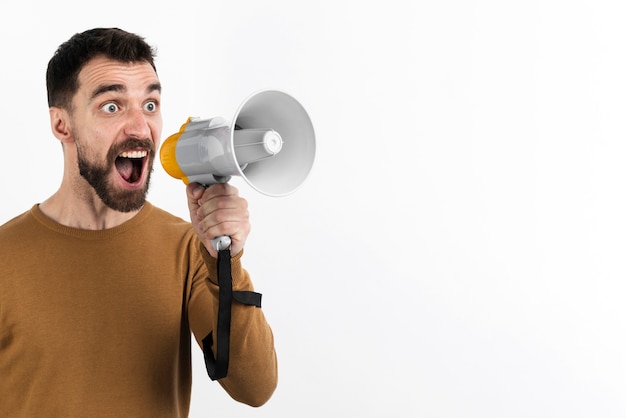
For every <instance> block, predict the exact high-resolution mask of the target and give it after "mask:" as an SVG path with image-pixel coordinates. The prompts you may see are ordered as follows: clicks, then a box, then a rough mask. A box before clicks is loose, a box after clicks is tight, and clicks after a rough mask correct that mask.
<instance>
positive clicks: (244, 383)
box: [203, 252, 277, 406]
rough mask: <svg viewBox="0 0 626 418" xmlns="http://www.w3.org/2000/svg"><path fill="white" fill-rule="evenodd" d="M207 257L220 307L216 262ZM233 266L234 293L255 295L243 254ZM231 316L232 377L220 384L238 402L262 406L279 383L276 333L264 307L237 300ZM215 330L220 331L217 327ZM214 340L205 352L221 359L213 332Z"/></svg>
mask: <svg viewBox="0 0 626 418" xmlns="http://www.w3.org/2000/svg"><path fill="white" fill-rule="evenodd" d="M203 256H204V257H205V262H206V264H207V267H208V269H209V277H210V280H209V282H208V288H209V291H210V293H211V295H212V296H213V297H214V298H215V300H216V304H215V305H217V304H218V303H219V298H218V295H219V286H218V285H217V284H216V282H217V269H216V264H215V259H213V258H212V257H210V256H209V255H208V253H206V252H205V253H204V254H203ZM230 266H231V272H232V290H233V292H234V293H237V292H241V291H248V292H253V291H254V289H253V285H252V282H251V280H250V277H249V275H248V272H247V271H246V270H244V269H243V268H242V266H241V254H237V255H236V256H235V257H232V259H231V261H230ZM259 302H260V300H259ZM230 313H231V325H230V338H229V341H230V349H229V351H228V352H229V361H228V374H227V376H226V377H224V378H222V379H220V380H219V382H220V384H221V385H222V386H223V387H224V389H225V390H226V391H227V392H228V393H229V394H230V396H232V397H233V398H234V399H236V400H238V401H240V402H243V403H246V404H248V405H252V406H260V405H262V404H264V403H265V402H267V400H268V399H269V398H270V397H271V395H272V393H273V392H274V389H275V388H276V384H277V360H276V353H275V350H274V338H273V334H272V330H271V328H270V326H269V324H268V323H267V321H266V318H265V316H264V314H263V311H262V310H261V309H260V306H259V307H257V306H252V305H246V304H243V303H240V302H237V301H236V300H233V301H232V305H231V308H230ZM215 317H217V315H216V316H215ZM216 325H217V324H216ZM213 329H217V326H214V328H213ZM213 338H214V340H215V344H212V345H211V347H212V348H209V347H207V346H205V347H204V349H205V350H206V349H212V350H213V351H214V352H213V354H214V356H215V357H217V353H216V352H215V351H216V347H219V344H218V341H217V340H218V339H219V334H216V333H213Z"/></svg>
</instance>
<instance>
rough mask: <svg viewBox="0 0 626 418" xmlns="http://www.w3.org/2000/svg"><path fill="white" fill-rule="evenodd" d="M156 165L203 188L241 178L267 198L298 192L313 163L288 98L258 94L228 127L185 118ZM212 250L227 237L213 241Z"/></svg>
mask: <svg viewBox="0 0 626 418" xmlns="http://www.w3.org/2000/svg"><path fill="white" fill-rule="evenodd" d="M160 157H161V164H162V165H163V168H164V169H165V171H166V172H167V173H168V174H169V175H170V176H172V177H174V178H177V179H181V180H183V181H184V182H185V184H189V183H194V182H196V183H200V184H202V185H204V186H206V187H208V186H210V185H211V184H216V183H226V182H228V181H229V180H230V179H231V177H232V176H240V177H242V178H243V179H244V180H245V181H246V182H247V183H248V184H249V185H250V186H252V188H254V189H255V190H257V191H259V192H261V193H263V194H265V195H268V196H286V195H288V194H290V193H292V192H294V191H295V190H296V189H298V188H299V187H300V185H301V184H302V183H303V182H304V181H305V180H306V178H307V177H308V175H309V173H310V171H311V168H312V167H313V161H314V160H315V132H314V130H313V124H312V123H311V119H310V118H309V115H308V114H307V112H306V111H305V110H304V108H303V107H302V105H301V104H300V103H299V102H298V101H297V100H296V99H294V98H293V97H292V96H290V95H288V94H286V93H284V92H281V91H278V90H264V91H261V92H258V93H255V94H253V95H251V96H249V97H248V98H247V99H246V100H245V101H244V102H243V103H242V104H241V105H240V106H239V109H237V111H236V112H235V116H234V117H233V119H232V121H230V123H229V122H228V121H226V120H225V119H223V118H222V117H214V118H209V119H200V118H189V119H188V120H187V122H186V123H185V124H184V125H183V126H182V127H181V128H180V131H179V132H178V133H176V134H174V135H171V136H170V137H168V138H167V139H166V140H165V141H164V142H163V145H162V146H161V151H160ZM213 246H214V247H215V249H217V250H220V249H224V248H228V247H229V246H230V237H228V236H223V237H217V238H215V239H214V240H213Z"/></svg>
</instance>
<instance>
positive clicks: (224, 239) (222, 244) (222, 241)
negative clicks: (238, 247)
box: [211, 235, 231, 252]
mask: <svg viewBox="0 0 626 418" xmlns="http://www.w3.org/2000/svg"><path fill="white" fill-rule="evenodd" d="M230 244H231V241H230V237H229V236H228V235H222V236H221V237H216V238H213V239H212V240H211V245H213V248H215V251H218V252H219V251H221V250H225V249H227V248H229V247H230Z"/></svg>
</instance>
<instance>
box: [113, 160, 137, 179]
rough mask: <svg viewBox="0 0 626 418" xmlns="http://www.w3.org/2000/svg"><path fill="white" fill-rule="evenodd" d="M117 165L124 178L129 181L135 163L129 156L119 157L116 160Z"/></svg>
mask: <svg viewBox="0 0 626 418" xmlns="http://www.w3.org/2000/svg"><path fill="white" fill-rule="evenodd" d="M115 167H117V171H119V173H120V175H121V176H122V177H123V178H124V180H126V181H128V180H129V179H130V176H132V175H133V163H132V161H130V160H129V159H128V158H118V159H117V160H115Z"/></svg>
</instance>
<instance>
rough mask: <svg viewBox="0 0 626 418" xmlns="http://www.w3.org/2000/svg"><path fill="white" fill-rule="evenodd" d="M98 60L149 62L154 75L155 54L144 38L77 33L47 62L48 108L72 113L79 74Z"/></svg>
mask: <svg viewBox="0 0 626 418" xmlns="http://www.w3.org/2000/svg"><path fill="white" fill-rule="evenodd" d="M97 56H105V57H107V58H111V59H114V60H117V61H120V62H124V63H134V62H147V63H149V64H150V65H151V66H152V68H154V71H156V66H155V65H154V58H155V56H156V50H155V49H154V48H152V47H151V46H150V45H149V44H147V43H146V41H145V40H144V38H142V37H140V36H138V35H135V34H133V33H129V32H126V31H124V30H121V29H117V28H95V29H90V30H87V31H85V32H82V33H77V34H75V35H74V36H72V37H71V38H70V39H69V40H67V41H66V42H64V43H63V44H61V45H60V46H59V48H58V49H57V50H56V52H55V53H54V55H53V56H52V58H51V59H50V61H49V62H48V70H47V71H46V87H47V89H48V106H49V107H52V106H56V107H60V108H64V109H67V110H70V109H71V104H72V98H73V97H74V94H76V92H77V91H78V87H79V86H78V74H79V73H80V71H81V70H82V69H83V67H84V66H85V64H87V62H89V61H90V60H91V59H93V58H95V57H97Z"/></svg>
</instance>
